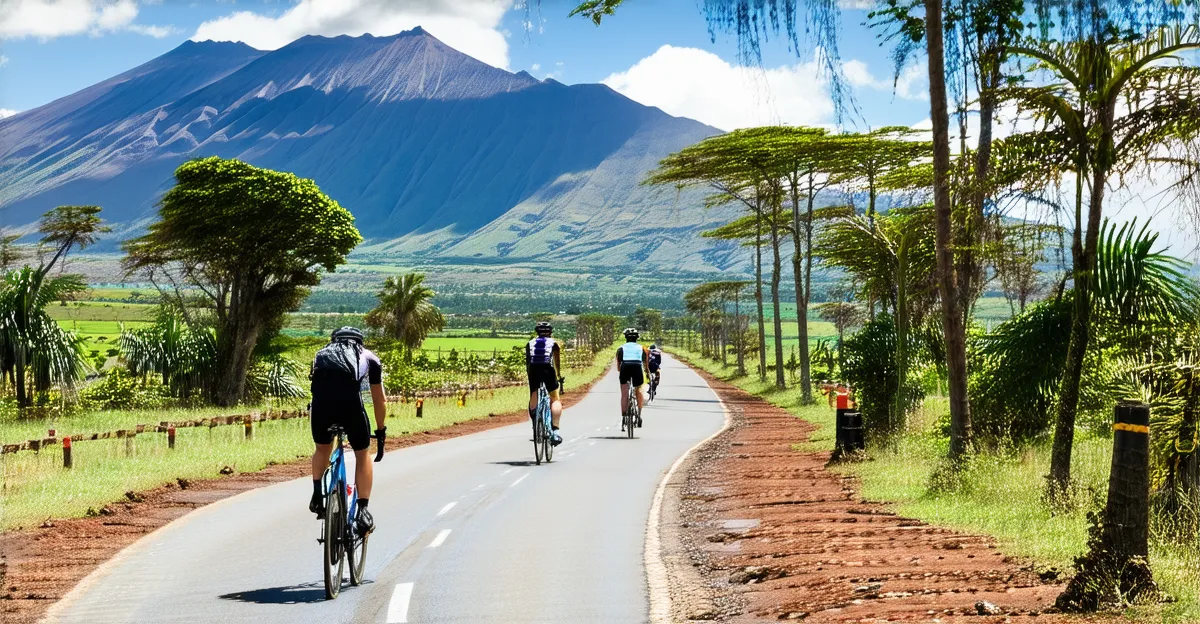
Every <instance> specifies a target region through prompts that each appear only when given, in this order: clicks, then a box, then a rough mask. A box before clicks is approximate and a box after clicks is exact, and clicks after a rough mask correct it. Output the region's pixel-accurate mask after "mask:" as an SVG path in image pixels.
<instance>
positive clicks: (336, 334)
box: [329, 327, 363, 344]
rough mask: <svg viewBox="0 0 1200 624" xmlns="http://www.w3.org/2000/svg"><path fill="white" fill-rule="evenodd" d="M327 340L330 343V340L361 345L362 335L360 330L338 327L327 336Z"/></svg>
mask: <svg viewBox="0 0 1200 624" xmlns="http://www.w3.org/2000/svg"><path fill="white" fill-rule="evenodd" d="M329 339H330V340H331V341H332V340H351V341H354V342H357V343H358V344H362V343H363V333H362V330H361V329H359V328H357V327H339V328H337V329H335V330H333V333H332V334H330V335H329Z"/></svg>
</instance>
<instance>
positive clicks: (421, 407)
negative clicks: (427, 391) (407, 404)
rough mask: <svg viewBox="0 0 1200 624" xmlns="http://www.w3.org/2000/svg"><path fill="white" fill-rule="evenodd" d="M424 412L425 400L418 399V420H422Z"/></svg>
mask: <svg viewBox="0 0 1200 624" xmlns="http://www.w3.org/2000/svg"><path fill="white" fill-rule="evenodd" d="M424 411H425V399H417V418H421V417H422V416H424V414H423V412H424Z"/></svg>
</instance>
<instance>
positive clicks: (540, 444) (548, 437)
mask: <svg viewBox="0 0 1200 624" xmlns="http://www.w3.org/2000/svg"><path fill="white" fill-rule="evenodd" d="M550 419H551V414H550V393H549V392H547V391H546V384H544V383H543V384H542V385H541V386H539V387H538V400H537V409H536V410H535V411H534V415H533V458H534V461H535V462H536V463H537V465H539V466H540V465H542V458H543V457H545V459H546V463H547V464H548V463H550V460H551V459H552V458H553V457H554V440H553V438H554V428H553V427H552V426H551V420H550Z"/></svg>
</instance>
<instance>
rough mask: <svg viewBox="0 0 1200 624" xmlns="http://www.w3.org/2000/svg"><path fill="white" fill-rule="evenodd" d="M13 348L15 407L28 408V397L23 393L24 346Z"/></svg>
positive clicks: (17, 345) (18, 345)
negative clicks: (14, 356)
mask: <svg viewBox="0 0 1200 624" xmlns="http://www.w3.org/2000/svg"><path fill="white" fill-rule="evenodd" d="M14 346H15V347H16V348H15V349H13V350H14V351H15V352H16V354H15V355H16V358H14V359H15V360H16V361H15V362H13V382H14V384H13V385H14V386H15V388H16V391H17V407H29V404H30V401H29V396H28V394H27V393H26V392H25V345H24V344H22V343H17V344H16V345H14Z"/></svg>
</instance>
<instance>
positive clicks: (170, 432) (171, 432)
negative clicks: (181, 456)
mask: <svg viewBox="0 0 1200 624" xmlns="http://www.w3.org/2000/svg"><path fill="white" fill-rule="evenodd" d="M167 448H169V449H173V448H175V427H167Z"/></svg>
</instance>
